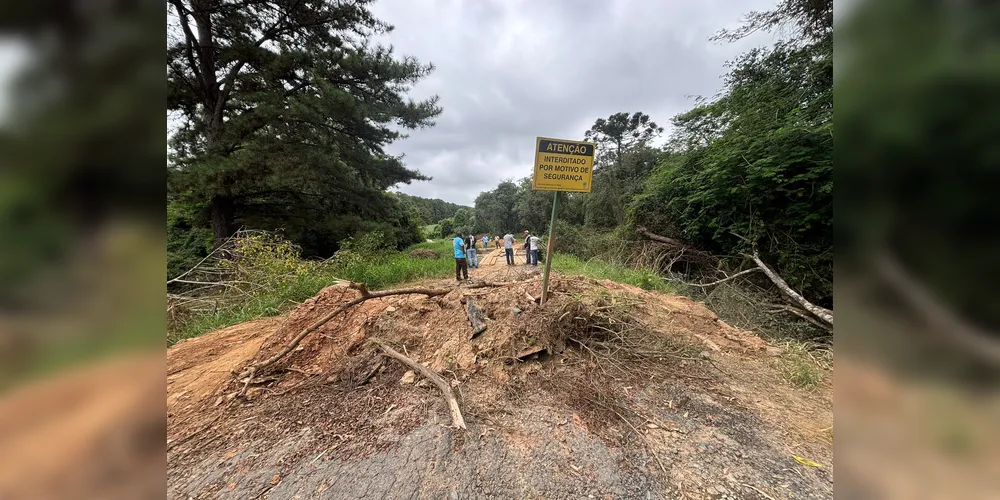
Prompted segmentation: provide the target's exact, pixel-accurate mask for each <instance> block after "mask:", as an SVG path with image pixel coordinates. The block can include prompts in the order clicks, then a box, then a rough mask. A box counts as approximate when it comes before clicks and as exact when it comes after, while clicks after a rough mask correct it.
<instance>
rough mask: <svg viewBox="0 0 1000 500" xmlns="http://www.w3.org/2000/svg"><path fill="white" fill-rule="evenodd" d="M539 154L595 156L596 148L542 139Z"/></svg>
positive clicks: (588, 145)
mask: <svg viewBox="0 0 1000 500" xmlns="http://www.w3.org/2000/svg"><path fill="white" fill-rule="evenodd" d="M538 152H539V153H554V154H560V155H576V156H594V146H592V145H590V144H581V143H579V142H565V141H553V140H550V139H542V140H540V141H538Z"/></svg>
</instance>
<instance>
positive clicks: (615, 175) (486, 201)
mask: <svg viewBox="0 0 1000 500" xmlns="http://www.w3.org/2000/svg"><path fill="white" fill-rule="evenodd" d="M787 25H791V26H793V27H794V29H793V30H792V32H793V35H792V36H789V37H786V38H785V39H783V40H782V41H780V42H779V43H777V44H776V45H774V46H773V47H770V48H766V49H754V50H752V51H750V52H748V53H746V54H743V55H742V56H740V57H739V58H737V59H736V60H735V61H732V63H731V66H730V68H731V69H730V71H729V73H728V74H727V75H726V78H725V86H724V88H723V91H722V92H721V93H720V94H719V95H718V96H717V97H715V98H714V99H711V100H701V101H700V102H699V103H698V104H697V105H696V106H695V107H694V108H693V109H691V110H690V111H687V112H685V113H682V114H681V115H679V116H677V117H674V118H673V125H674V128H673V131H672V135H671V137H670V138H669V140H668V142H667V144H666V145H665V146H664V147H660V148H655V147H651V146H650V144H651V142H652V141H653V139H655V138H656V137H657V136H658V135H659V134H660V133H661V132H662V131H663V128H661V127H659V126H658V125H657V124H656V123H655V122H654V121H652V120H651V119H650V117H649V116H647V115H646V114H644V113H641V112H636V113H616V114H613V115H611V116H609V117H607V118H599V119H597V120H596V121H595V123H594V125H593V127H591V129H590V130H588V131H587V132H586V133H585V134H584V137H583V139H585V140H590V141H593V142H595V143H596V144H597V150H598V158H597V165H596V167H595V172H594V181H593V186H594V187H593V192H591V193H588V194H582V195H567V194H565V193H561V194H560V196H563V197H564V198H563V199H564V200H565V201H563V202H562V203H561V206H562V207H563V208H562V210H561V212H560V219H561V221H562V224H564V227H563V228H561V229H560V231H559V233H560V234H561V235H565V236H563V237H562V238H561V241H562V243H561V244H560V248H561V249H562V250H563V251H570V252H575V253H580V254H582V255H584V256H586V257H588V258H589V257H591V256H593V255H599V254H600V253H601V252H602V251H604V250H607V248H603V249H602V248H595V245H597V246H600V245H601V242H602V241H603V239H604V238H603V237H602V236H601V233H600V231H601V230H608V229H612V228H618V234H617V236H618V237H620V238H623V239H629V238H632V236H631V234H632V233H633V231H632V230H633V229H634V228H635V227H637V226H643V227H646V228H648V229H649V230H651V231H652V232H654V233H657V234H661V235H664V236H668V237H671V238H675V239H678V240H681V241H683V242H685V243H687V244H689V245H692V246H694V247H697V248H699V249H701V250H704V251H710V252H713V253H716V254H720V255H739V254H741V253H749V252H752V251H753V250H754V249H756V250H758V251H759V252H760V255H761V256H762V257H763V258H764V259H765V260H766V261H768V262H770V263H771V264H772V265H774V266H775V267H776V268H777V270H778V272H779V273H780V274H781V275H782V276H784V277H785V279H786V280H787V281H788V282H789V284H791V285H792V287H794V288H796V289H797V290H800V291H801V292H803V293H804V294H805V295H807V296H809V297H811V298H812V299H813V300H815V301H818V302H819V303H821V304H823V305H827V306H829V305H831V304H832V300H833V299H832V297H833V287H832V282H833V29H832V28H833V26H832V3H831V2H801V1H796V0H787V1H785V2H783V3H781V4H780V5H779V6H778V8H777V9H776V10H775V11H771V12H763V13H752V14H751V15H750V16H749V17H748V21H747V25H746V26H745V27H744V28H743V29H740V30H737V31H735V32H723V33H721V34H720V37H722V38H728V39H736V38H740V37H742V36H745V35H746V34H747V33H750V32H752V31H753V30H754V29H772V28H775V27H778V26H787ZM551 197H552V194H551V193H535V192H532V191H531V189H530V180H528V179H524V180H521V181H520V182H518V183H514V182H512V181H505V182H503V183H501V184H500V185H499V186H497V188H496V189H494V190H491V191H487V192H484V193H482V194H481V195H480V196H479V197H478V198H477V199H476V207H475V208H476V209H475V212H474V213H472V214H468V215H465V219H463V220H469V221H471V224H470V225H471V226H472V227H474V228H475V229H476V230H482V231H490V232H493V231H503V230H504V229H506V228H520V227H522V226H523V227H524V228H528V229H533V230H545V229H546V228H547V225H548V220H549V211H548V210H549V207H550V206H551V199H552V198H551ZM561 201H562V200H561ZM455 222H456V224H455V225H456V226H459V227H463V226H464V225H463V224H459V223H457V221H455ZM605 246H607V245H605Z"/></svg>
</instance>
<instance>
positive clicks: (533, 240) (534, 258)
mask: <svg viewBox="0 0 1000 500" xmlns="http://www.w3.org/2000/svg"><path fill="white" fill-rule="evenodd" d="M541 241H542V239H541V238H539V237H538V236H537V235H534V234H533V235H531V237H529V238H528V245H529V251H530V252H531V266H532V267H538V244H539V243H540V242H541Z"/></svg>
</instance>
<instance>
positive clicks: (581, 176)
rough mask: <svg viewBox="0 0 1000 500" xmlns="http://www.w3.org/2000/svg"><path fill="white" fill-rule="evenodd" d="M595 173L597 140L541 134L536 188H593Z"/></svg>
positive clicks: (586, 190) (580, 190) (537, 145)
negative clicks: (542, 135)
mask: <svg viewBox="0 0 1000 500" xmlns="http://www.w3.org/2000/svg"><path fill="white" fill-rule="evenodd" d="M593 175H594V144H592V143H589V142H580V141H567V140H563V139H549V138H547V137H539V138H538V139H537V141H536V142H535V172H534V174H533V175H532V176H531V188H532V189H534V190H535V191H572V192H577V193H589V192H590V187H591V186H590V180H591V179H592V178H593Z"/></svg>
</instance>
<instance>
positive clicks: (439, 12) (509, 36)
mask: <svg viewBox="0 0 1000 500" xmlns="http://www.w3.org/2000/svg"><path fill="white" fill-rule="evenodd" d="M776 3H777V1H776V0H738V1H737V0H643V1H637V0H544V1H539V0H533V1H529V0H421V1H413V0H379V1H378V2H376V3H375V4H374V7H373V9H372V10H373V11H374V12H375V14H376V15H377V16H378V17H379V18H380V19H382V20H384V21H387V22H389V23H391V24H393V25H395V27H396V30H395V31H394V32H392V33H391V34H389V35H388V36H387V37H384V39H383V40H381V41H382V42H383V43H388V44H391V45H393V46H394V47H395V49H396V51H397V53H398V54H400V55H412V56H415V57H417V58H418V59H419V60H420V61H422V62H430V63H433V64H434V65H435V66H436V68H437V69H436V70H435V71H434V73H433V74H432V75H431V76H429V77H428V78H427V79H425V80H424V81H422V82H421V83H419V84H418V85H417V86H416V87H415V88H414V90H413V92H412V93H411V96H413V97H414V98H424V97H427V96H430V95H438V96H439V97H440V98H441V100H440V105H441V107H442V108H443V110H444V112H443V113H442V114H441V116H440V117H439V118H438V120H437V125H436V126H434V127H432V128H429V129H425V130H416V131H412V132H410V137H409V138H407V139H404V140H401V141H398V142H396V143H394V144H392V145H391V146H390V147H389V152H390V153H392V154H401V153H402V154H405V159H404V161H405V163H406V164H407V166H408V167H410V168H414V169H417V170H419V171H420V172H422V173H423V174H425V175H429V176H431V177H433V180H431V181H424V182H414V183H412V184H409V185H401V186H400V190H401V191H403V192H405V193H409V194H413V195H417V196H424V197H428V198H441V199H443V200H446V201H450V202H454V203H460V204H464V205H472V204H473V200H475V198H476V196H477V195H478V194H479V193H480V192H481V191H485V190H489V189H493V188H494V187H495V186H496V185H497V184H498V183H499V182H500V181H502V180H504V179H506V178H514V179H518V178H521V177H525V176H528V175H530V174H531V170H532V167H531V165H532V161H533V159H534V154H533V148H534V145H535V137H537V136H544V137H554V138H562V139H582V138H583V133H584V132H585V131H586V130H587V129H588V128H590V126H591V125H592V124H593V123H594V120H596V119H597V118H600V117H607V116H608V115H610V114H612V113H616V112H619V111H628V112H634V111H642V112H645V113H647V114H649V115H650V116H651V117H652V118H653V120H654V121H656V122H657V123H658V124H659V125H661V126H664V127H666V128H667V133H668V134H669V132H670V130H669V122H670V118H671V117H673V116H674V115H676V114H678V113H681V112H684V111H686V110H687V109H690V108H691V107H692V106H693V98H694V96H699V95H704V96H711V95H713V94H715V93H716V92H717V91H718V90H719V89H720V87H721V84H722V79H721V78H722V76H723V75H724V74H725V73H726V68H725V67H724V64H725V62H726V61H727V60H731V59H733V58H734V57H735V56H737V55H738V54H740V53H741V52H744V51H746V50H748V49H749V48H751V47H753V46H755V45H769V44H771V43H772V42H773V39H772V37H771V36H770V35H767V34H762V35H756V36H754V37H752V38H749V39H747V40H743V41H741V42H739V43H736V44H727V43H716V42H711V41H709V37H711V36H712V35H713V34H715V33H716V32H718V31H719V30H720V29H722V28H733V27H736V26H738V25H739V21H740V20H741V19H742V17H743V15H744V14H746V13H747V12H749V11H752V10H770V9H771V8H772V7H773V6H774V4H776Z"/></svg>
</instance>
